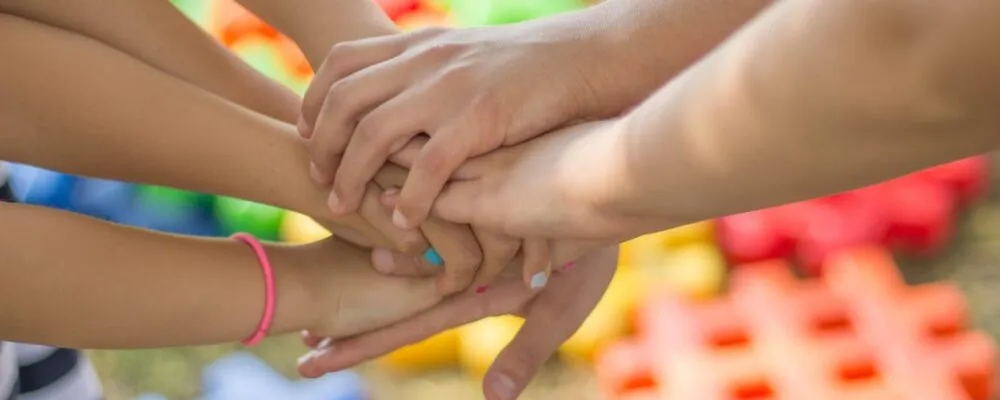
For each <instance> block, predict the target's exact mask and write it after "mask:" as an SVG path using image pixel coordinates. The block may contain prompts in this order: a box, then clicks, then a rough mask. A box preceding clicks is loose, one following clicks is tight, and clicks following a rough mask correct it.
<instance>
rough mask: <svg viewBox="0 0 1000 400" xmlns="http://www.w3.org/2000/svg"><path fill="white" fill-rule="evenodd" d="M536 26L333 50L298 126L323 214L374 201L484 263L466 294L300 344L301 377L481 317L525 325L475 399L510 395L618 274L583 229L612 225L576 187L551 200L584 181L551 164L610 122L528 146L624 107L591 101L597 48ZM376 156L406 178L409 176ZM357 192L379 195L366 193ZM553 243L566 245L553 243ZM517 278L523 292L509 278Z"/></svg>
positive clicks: (399, 264)
mask: <svg viewBox="0 0 1000 400" xmlns="http://www.w3.org/2000/svg"><path fill="white" fill-rule="evenodd" d="M549 28H550V27H547V26H545V24H543V23H538V24H534V23H533V24H523V25H515V26H508V27H497V28H482V29H469V30H442V29H431V30H424V31H419V32H415V33H409V34H400V35H395V36H386V37H378V38H371V39H364V40H360V41H357V42H349V43H342V44H339V45H337V46H334V48H333V50H332V51H331V52H330V54H329V56H328V57H327V59H326V62H325V63H324V65H323V67H322V68H321V69H320V70H319V71H318V73H317V75H316V78H315V79H314V82H313V84H312V85H311V87H310V89H309V91H308V93H307V95H306V98H305V100H304V103H303V120H302V121H300V122H299V124H298V125H299V131H300V134H301V135H302V136H303V137H304V138H306V139H308V140H310V148H311V150H310V154H311V157H312V162H313V165H312V168H311V172H312V176H313V178H314V180H315V181H316V182H317V183H319V184H322V185H327V186H329V187H331V189H332V190H331V194H330V198H329V205H330V207H331V209H332V210H333V211H334V213H335V214H336V215H343V214H345V213H350V212H354V211H356V210H358V209H359V207H361V208H364V207H365V206H364V204H365V203H366V202H368V200H369V199H370V198H372V197H379V198H380V200H381V205H382V206H383V207H386V209H387V210H393V212H392V222H393V223H394V225H396V227H397V228H405V229H413V228H414V227H417V226H419V227H420V228H421V229H422V230H425V232H426V227H427V224H428V221H433V220H434V219H435V218H440V219H443V220H446V221H450V222H452V223H468V224H470V225H471V226H472V228H471V229H472V231H473V232H474V235H475V237H476V239H477V240H478V242H479V244H480V246H481V247H482V250H483V256H484V257H483V263H482V265H480V266H479V268H478V271H477V274H476V279H475V283H474V284H473V287H475V288H477V289H479V290H476V291H475V293H473V292H464V293H459V294H456V295H454V296H452V297H450V298H447V299H445V300H444V301H443V302H441V303H440V304H438V305H436V306H434V307H433V308H431V309H429V310H427V311H424V312H422V313H419V314H417V315H415V316H413V317H411V318H408V319H406V320H404V321H402V322H398V323H396V324H393V325H391V326H388V327H385V328H382V329H378V330H374V331H371V332H367V333H365V334H362V335H359V336H356V337H353V338H350V339H346V340H340V341H333V342H331V341H329V340H326V341H324V340H321V339H322V335H318V334H316V333H315V332H313V333H312V334H308V335H307V337H306V342H307V344H309V345H310V346H312V347H316V346H320V344H322V345H321V346H320V348H316V349H315V350H314V351H312V352H310V353H309V354H308V355H307V356H306V357H303V359H302V360H301V364H300V371H301V372H302V374H303V375H305V376H310V377H315V376H319V375H322V374H323V373H326V372H331V371H336V370H339V369H344V368H348V367H351V366H353V365H355V364H357V363H360V362H363V361H366V360H368V359H371V358H374V357H378V356H380V355H382V354H385V353H388V352H390V351H392V350H395V349H397V348H399V347H402V346H405V345H408V344H412V343H415V342H417V341H420V340H422V339H425V338H427V337H429V336H432V335H434V334H436V333H438V332H440V331H443V330H446V329H450V328H453V327H457V326H459V325H462V324H465V323H468V322H472V321H475V320H478V319H481V318H485V317H488V316H493V315H500V314H517V315H522V316H524V317H525V318H526V319H527V321H526V323H525V325H524V327H523V328H522V330H521V332H520V333H519V334H518V336H517V338H516V339H515V340H514V341H513V342H512V343H511V344H510V345H509V346H508V347H507V349H506V350H505V351H504V352H503V353H502V354H501V355H500V357H499V359H498V360H497V361H496V363H495V364H494V366H493V368H492V369H491V370H490V372H489V373H488V375H487V378H486V382H485V388H486V392H487V395H488V397H489V398H490V399H513V398H515V397H516V396H517V395H518V394H519V393H520V391H521V390H523V389H524V387H525V386H526V385H527V384H528V382H529V381H530V380H531V378H532V377H533V375H534V374H535V372H536V371H537V370H538V368H539V367H540V366H541V365H542V364H543V363H544V362H545V361H546V360H547V359H548V358H549V357H550V356H551V355H552V354H553V353H554V352H555V350H556V349H557V348H558V347H559V346H560V345H561V344H562V342H563V341H564V340H566V339H567V338H568V337H569V336H571V335H572V334H573V333H574V332H575V331H576V329H577V328H578V327H579V326H580V325H581V324H582V323H583V321H584V319H585V318H586V317H587V316H588V315H589V313H590V311H591V310H592V309H593V307H594V306H595V305H596V303H597V301H598V300H599V299H600V297H601V296H602V295H603V293H604V290H605V289H606V288H607V285H608V283H609V282H610V278H611V276H612V275H613V273H614V269H615V266H616V264H617V257H616V254H617V252H616V251H615V247H614V246H612V247H607V245H608V244H612V245H613V244H615V243H617V242H615V241H614V240H613V239H608V238H605V237H602V236H600V235H595V234H593V233H594V232H598V231H599V228H596V227H594V226H593V225H592V224H613V223H614V219H613V218H612V216H604V215H601V213H600V212H598V210H594V209H591V208H590V207H589V203H588V202H587V198H586V196H585V193H586V192H585V191H581V192H578V193H579V194H580V196H577V195H576V194H577V193H569V192H566V191H564V190H563V189H564V188H565V187H566V185H584V186H586V185H589V184H591V183H590V182H587V179H588V178H587V175H586V174H587V173H588V172H587V171H559V170H558V168H559V166H560V165H567V163H566V162H565V161H563V162H560V160H561V159H564V158H565V157H566V156H568V155H572V157H575V158H576V159H581V158H584V157H586V150H587V149H588V146H593V145H594V144H596V143H601V142H602V141H605V140H606V138H607V137H608V136H609V135H611V134H612V133H613V132H614V130H615V129H617V128H616V127H617V123H615V122H597V123H589V124H582V125H577V126H571V127H568V128H565V129H561V130H558V131H556V132H554V133H551V134H548V135H545V136H543V137H540V138H537V139H533V137H534V136H537V135H538V134H540V133H544V132H545V131H548V130H551V129H553V128H557V127H559V126H561V125H569V124H570V123H572V122H574V121H577V120H583V119H589V118H600V117H607V116H610V115H615V114H617V113H619V112H621V111H622V109H623V108H624V107H626V106H627V105H626V104H614V105H609V104H606V103H605V104H602V103H601V102H600V101H599V100H602V97H601V94H602V93H601V92H602V91H604V92H607V91H610V90H612V89H611V87H612V86H610V85H607V84H606V83H607V82H610V81H611V80H612V79H613V77H612V76H610V72H609V71H602V70H598V69H596V66H598V65H602V64H601V63H598V62H597V60H596V59H595V58H596V57H597V56H599V54H597V53H596V52H595V50H596V49H599V46H597V45H596V44H595V43H594V42H593V41H587V40H581V38H580V37H579V36H572V35H571V36H567V35H563V32H561V31H559V30H550V29H549ZM591 52H594V53H591ZM605 65H606V64H605ZM581 150H582V151H581ZM491 151H492V152H491ZM475 156H478V157H476V158H472V159H471V160H467V159H468V158H470V157H475ZM584 159H585V158H584ZM387 161H392V162H394V163H396V164H399V165H402V166H405V167H411V168H412V169H411V171H410V173H409V177H407V174H406V172H405V170H403V169H402V168H394V167H391V165H392V164H386V162H387ZM341 166H343V168H340V167H341ZM379 168H381V171H382V172H378V171H379ZM387 172H388V173H387ZM372 181H374V182H375V183H376V184H377V185H378V187H379V188H384V193H383V194H382V195H380V196H373V195H372V186H371V185H372V183H370V182H372ZM442 190H443V193H441V192H442ZM439 194H441V196H440V197H438V196H439ZM435 200H436V201H435ZM428 218H430V219H428ZM604 221H606V222H604ZM580 228H583V229H580ZM567 232H571V233H569V234H567ZM517 238H531V239H517ZM565 238H570V239H580V240H575V241H567V240H556V239H565ZM595 239H596V240H595ZM435 246H437V244H435ZM519 248H520V251H518V250H519ZM601 248H603V250H600V249H601ZM515 255H518V257H516V258H515ZM581 256H583V258H581V259H579V260H578V261H577V262H576V263H575V264H572V265H574V266H575V268H572V269H567V270H564V271H563V270H560V271H557V272H555V273H553V274H552V275H551V280H548V282H547V286H545V288H544V289H543V290H541V291H539V290H531V289H532V288H531V286H532V285H531V284H532V283H535V284H536V285H535V286H536V287H537V286H539V285H538V283H542V284H544V283H546V282H545V280H547V277H548V276H549V275H548V274H549V271H550V270H551V266H552V265H556V266H562V265H564V264H565V263H566V262H570V261H572V260H577V259H578V258H579V257H581ZM372 262H373V264H374V265H375V268H376V269H378V270H379V271H383V272H390V273H393V274H402V275H408V274H412V273H414V272H415V271H425V270H426V269H424V268H421V263H422V262H421V261H420V260H418V259H414V258H412V257H408V256H404V255H399V254H395V255H394V254H392V253H390V252H388V251H386V250H383V249H376V250H375V251H374V253H373V257H372ZM522 263H523V267H522ZM445 264H446V267H447V265H448V261H447V259H446V260H445ZM518 269H522V270H523V273H522V274H521V275H522V277H523V279H525V280H527V283H528V284H529V285H528V286H529V287H525V285H524V283H522V282H520V280H519V279H516V276H517V273H516V271H517V270H518ZM557 270H558V268H557ZM538 273H542V274H543V275H542V276H544V277H546V278H545V279H542V280H541V282H539V281H538V280H537V279H534V280H533V279H532V277H533V276H537V274H538ZM486 284H490V287H489V290H486V291H485V292H484V291H483V290H482V288H481V287H480V285H486Z"/></svg>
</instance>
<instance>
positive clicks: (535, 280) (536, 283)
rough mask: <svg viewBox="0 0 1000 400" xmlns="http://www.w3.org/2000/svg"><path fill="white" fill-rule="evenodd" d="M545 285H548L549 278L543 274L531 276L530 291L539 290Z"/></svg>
mask: <svg viewBox="0 0 1000 400" xmlns="http://www.w3.org/2000/svg"><path fill="white" fill-rule="evenodd" d="M546 283H549V276H548V275H547V274H546V273H544V272H539V273H537V274H534V275H532V276H531V288H532V289H541V288H543V287H545V284H546Z"/></svg>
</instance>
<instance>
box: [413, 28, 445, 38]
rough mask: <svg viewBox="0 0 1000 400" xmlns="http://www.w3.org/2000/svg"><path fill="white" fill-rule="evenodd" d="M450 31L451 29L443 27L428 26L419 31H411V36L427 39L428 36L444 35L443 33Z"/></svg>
mask: <svg viewBox="0 0 1000 400" xmlns="http://www.w3.org/2000/svg"><path fill="white" fill-rule="evenodd" d="M450 30H451V29H449V28H446V27H443V26H428V27H424V28H420V29H417V30H415V31H413V36H415V37H421V38H424V37H429V36H438V35H441V34H444V33H445V32H448V31H450Z"/></svg>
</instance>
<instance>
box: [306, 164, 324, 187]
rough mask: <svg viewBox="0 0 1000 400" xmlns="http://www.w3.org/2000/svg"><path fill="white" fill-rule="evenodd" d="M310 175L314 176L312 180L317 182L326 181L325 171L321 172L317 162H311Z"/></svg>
mask: <svg viewBox="0 0 1000 400" xmlns="http://www.w3.org/2000/svg"><path fill="white" fill-rule="evenodd" d="M309 176H310V177H312V180H313V181H315V182H316V183H320V184H322V183H323V181H324V179H323V173H322V172H319V167H317V166H316V163H312V162H311V163H309Z"/></svg>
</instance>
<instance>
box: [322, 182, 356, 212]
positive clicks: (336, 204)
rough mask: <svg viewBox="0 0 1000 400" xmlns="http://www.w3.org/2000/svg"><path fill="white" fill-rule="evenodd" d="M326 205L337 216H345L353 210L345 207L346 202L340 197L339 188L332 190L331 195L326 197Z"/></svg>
mask: <svg viewBox="0 0 1000 400" xmlns="http://www.w3.org/2000/svg"><path fill="white" fill-rule="evenodd" d="M326 205H327V207H329V208H330V211H332V212H333V214H334V215H337V216H343V215H347V214H350V213H351V211H350V210H349V209H348V208H347V207H345V205H344V202H343V201H342V200H341V199H340V195H339V194H337V189H333V190H330V196H329V197H327V199H326Z"/></svg>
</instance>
